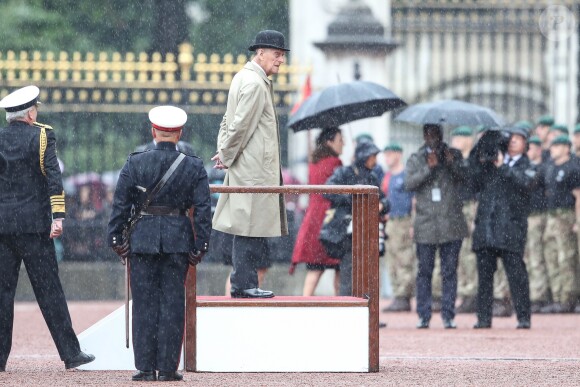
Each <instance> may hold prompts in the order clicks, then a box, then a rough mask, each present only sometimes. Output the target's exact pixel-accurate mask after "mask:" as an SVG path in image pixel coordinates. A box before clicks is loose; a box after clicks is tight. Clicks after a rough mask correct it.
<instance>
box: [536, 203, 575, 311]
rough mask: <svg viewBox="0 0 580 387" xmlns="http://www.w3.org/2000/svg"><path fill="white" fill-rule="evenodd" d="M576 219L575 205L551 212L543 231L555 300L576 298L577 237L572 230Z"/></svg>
mask: <svg viewBox="0 0 580 387" xmlns="http://www.w3.org/2000/svg"><path fill="white" fill-rule="evenodd" d="M575 221H576V214H575V213H574V210H572V209H558V210H552V211H550V212H548V217H547V221H546V230H545V232H544V258H545V259H546V266H547V268H548V277H549V280H550V289H551V290H552V298H553V300H554V302H560V303H568V302H574V301H575V300H576V278H575V277H576V267H577V265H578V262H577V261H578V252H577V249H578V241H577V237H576V233H574V231H573V230H572V228H573V226H574V223H575Z"/></svg>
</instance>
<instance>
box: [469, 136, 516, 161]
mask: <svg viewBox="0 0 580 387" xmlns="http://www.w3.org/2000/svg"><path fill="white" fill-rule="evenodd" d="M510 137H511V132H509V131H508V130H500V129H493V130H488V131H486V132H485V133H484V134H483V136H482V137H481V138H480V139H479V141H478V142H477V144H475V146H474V147H473V150H472V151H471V154H470V158H472V159H475V160H476V161H479V162H480V163H493V162H495V161H496V160H497V155H498V153H499V152H501V153H503V154H506V153H507V151H508V146H509V143H510Z"/></svg>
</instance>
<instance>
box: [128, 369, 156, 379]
mask: <svg viewBox="0 0 580 387" xmlns="http://www.w3.org/2000/svg"><path fill="white" fill-rule="evenodd" d="M131 380H133V381H135V382H154V381H156V380H157V375H155V371H137V373H136V374H134V375H133V377H132V378H131Z"/></svg>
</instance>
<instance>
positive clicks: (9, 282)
mask: <svg viewBox="0 0 580 387" xmlns="http://www.w3.org/2000/svg"><path fill="white" fill-rule="evenodd" d="M0 152H1V153H3V155H4V157H5V159H6V161H7V168H6V170H5V171H4V173H3V174H1V175H0V218H1V219H2V222H0V311H1V312H0V370H3V369H4V368H5V366H6V361H7V359H8V355H9V353H10V349H11V342H12V325H13V319H14V294H15V292H16V285H17V282H18V272H19V270H20V265H21V263H22V261H24V265H25V267H26V271H27V272H28V276H29V278H30V282H31V284H32V288H33V290H34V294H35V296H36V299H37V301H38V304H39V306H40V309H41V310H42V314H43V316H44V318H45V321H46V324H47V325H48V328H49V330H50V333H51V335H52V338H53V339H54V342H55V344H56V347H57V349H58V353H59V355H60V358H61V359H62V360H63V361H65V364H67V367H68V365H70V360H71V359H73V358H75V357H76V356H78V355H79V353H80V347H79V343H78V340H77V337H76V335H75V332H74V330H73V328H72V324H71V319H70V315H69V311H68V307H67V304H66V299H65V296H64V293H63V290H62V286H61V283H60V279H59V277H58V265H57V262H56V255H55V250H54V244H53V241H52V240H51V239H50V237H49V233H50V227H51V223H52V219H53V218H54V219H57V218H64V217H65V206H64V192H63V188H62V179H61V172H60V168H59V165H58V161H57V158H56V137H55V135H54V131H53V130H52V128H51V127H50V126H48V125H42V124H37V123H34V125H29V124H27V123H26V122H23V121H13V122H11V123H10V124H9V125H8V126H7V127H5V128H2V129H0Z"/></svg>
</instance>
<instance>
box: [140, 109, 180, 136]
mask: <svg viewBox="0 0 580 387" xmlns="http://www.w3.org/2000/svg"><path fill="white" fill-rule="evenodd" d="M149 121H151V124H152V125H153V127H154V128H155V129H157V130H161V131H163V132H177V131H179V130H181V129H183V126H184V125H185V123H186V122H187V113H185V111H184V110H183V109H180V108H178V107H175V106H157V107H154V108H153V109H151V110H149Z"/></svg>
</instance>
